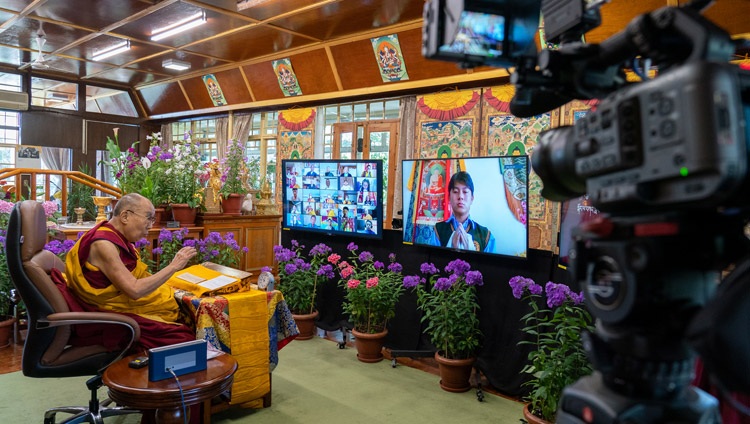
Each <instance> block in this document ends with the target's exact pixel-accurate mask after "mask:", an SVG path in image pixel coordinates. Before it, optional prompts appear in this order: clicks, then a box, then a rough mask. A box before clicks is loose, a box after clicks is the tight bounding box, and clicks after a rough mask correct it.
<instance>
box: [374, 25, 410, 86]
mask: <svg viewBox="0 0 750 424" xmlns="http://www.w3.org/2000/svg"><path fill="white" fill-rule="evenodd" d="M370 42H371V43H372V49H373V51H374V52H375V59H376V60H377V61H378V67H379V68H380V77H381V78H382V79H383V82H394V81H406V80H408V79H409V74H408V73H407V72H406V64H405V63H404V56H403V55H402V54H401V44H399V42H398V35H396V34H391V35H386V36H383V37H377V38H371V39H370Z"/></svg>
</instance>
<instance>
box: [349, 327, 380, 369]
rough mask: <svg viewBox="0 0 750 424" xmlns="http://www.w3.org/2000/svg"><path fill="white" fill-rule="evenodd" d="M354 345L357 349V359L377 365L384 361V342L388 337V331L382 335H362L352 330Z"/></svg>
mask: <svg viewBox="0 0 750 424" xmlns="http://www.w3.org/2000/svg"><path fill="white" fill-rule="evenodd" d="M352 334H353V335H354V345H355V346H356V347H357V359H359V360H360V361H362V362H366V363H370V364H371V363H375V362H380V361H382V360H383V341H385V336H386V335H388V330H383V331H381V332H380V333H375V334H370V333H360V332H359V331H357V330H356V329H354V330H352Z"/></svg>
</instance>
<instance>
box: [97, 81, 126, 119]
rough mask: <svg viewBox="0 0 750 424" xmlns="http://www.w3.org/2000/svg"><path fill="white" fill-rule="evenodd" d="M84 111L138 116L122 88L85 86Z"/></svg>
mask: <svg viewBox="0 0 750 424" xmlns="http://www.w3.org/2000/svg"><path fill="white" fill-rule="evenodd" d="M86 112H94V113H108V114H110V115H120V116H131V117H134V118H137V117H138V111H136V110H135V105H134V104H133V100H132V99H131V98H130V94H128V92H127V91H123V90H114V89H111V88H103V87H96V86H93V85H87V86H86Z"/></svg>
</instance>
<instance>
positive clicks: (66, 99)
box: [31, 77, 78, 110]
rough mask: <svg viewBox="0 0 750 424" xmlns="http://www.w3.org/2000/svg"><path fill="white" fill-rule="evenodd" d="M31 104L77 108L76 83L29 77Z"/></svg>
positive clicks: (57, 107) (67, 108)
mask: <svg viewBox="0 0 750 424" xmlns="http://www.w3.org/2000/svg"><path fill="white" fill-rule="evenodd" d="M31 104H32V105H34V106H43V107H49V108H53V109H65V110H78V84H77V83H72V82H63V81H56V80H52V79H47V78H39V77H31Z"/></svg>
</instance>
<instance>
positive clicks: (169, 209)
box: [154, 204, 172, 227]
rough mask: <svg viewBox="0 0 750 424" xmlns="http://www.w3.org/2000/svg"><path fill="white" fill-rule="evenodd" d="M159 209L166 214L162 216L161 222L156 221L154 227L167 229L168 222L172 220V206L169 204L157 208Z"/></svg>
mask: <svg viewBox="0 0 750 424" xmlns="http://www.w3.org/2000/svg"><path fill="white" fill-rule="evenodd" d="M157 207H158V208H161V209H162V210H163V211H164V212H163V213H162V214H161V217H160V218H159V219H160V220H159V221H158V222H156V221H154V227H156V226H159V227H166V226H167V222H168V221H170V220H171V219H172V206H170V205H168V204H161V205H159V206H157Z"/></svg>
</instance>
